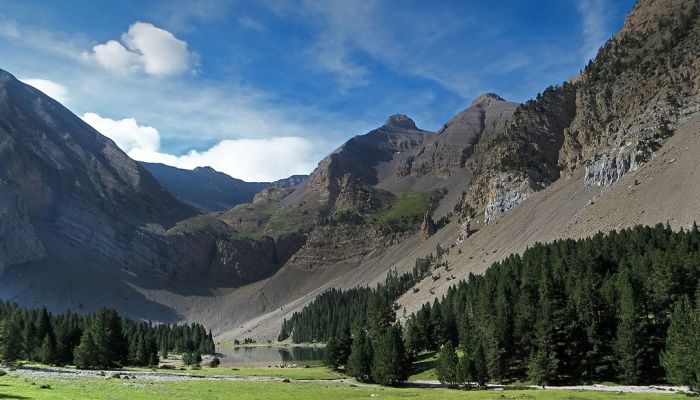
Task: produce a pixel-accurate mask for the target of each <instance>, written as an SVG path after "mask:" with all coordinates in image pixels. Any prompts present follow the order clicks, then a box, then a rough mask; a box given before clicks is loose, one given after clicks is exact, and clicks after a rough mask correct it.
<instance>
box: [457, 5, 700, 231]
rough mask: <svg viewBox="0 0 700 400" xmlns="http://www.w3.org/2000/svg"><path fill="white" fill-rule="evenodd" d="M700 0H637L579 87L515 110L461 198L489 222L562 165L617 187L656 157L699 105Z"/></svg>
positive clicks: (591, 181)
mask: <svg viewBox="0 0 700 400" xmlns="http://www.w3.org/2000/svg"><path fill="white" fill-rule="evenodd" d="M697 3H698V2H697V1H691V2H684V1H674V0H668V1H665V0H644V1H640V2H639V3H638V4H637V5H636V6H635V8H634V10H633V11H632V12H631V13H630V15H629V16H628V18H627V19H626V22H625V26H624V28H623V29H622V31H621V32H620V33H619V34H617V35H616V36H615V37H613V38H612V39H611V40H610V41H609V42H608V43H607V44H606V45H605V46H604V48H603V49H602V50H601V51H600V53H599V54H598V55H597V56H596V58H595V59H594V60H593V61H591V63H590V64H589V65H588V66H586V68H585V69H584V71H583V73H582V74H581V76H580V77H579V78H578V79H577V80H576V81H575V83H564V84H563V85H562V86H557V87H552V88H549V89H547V90H545V92H544V93H542V94H541V95H538V97H537V99H534V100H531V101H529V102H527V103H526V104H523V105H522V106H520V107H518V109H517V110H516V111H515V114H514V116H513V118H512V120H511V121H510V122H509V123H507V124H506V126H505V129H504V134H503V135H502V136H501V137H500V138H498V139H497V140H496V141H495V142H494V144H493V146H491V148H489V149H488V151H487V152H486V154H485V156H484V157H483V159H482V160H477V161H478V162H477V165H476V167H475V169H474V175H475V177H474V179H473V181H472V183H471V184H470V185H469V186H468V188H467V190H466V191H465V192H464V194H463V196H462V200H461V201H460V203H459V208H460V209H461V215H462V217H463V218H465V219H469V218H471V217H476V216H477V215H481V213H482V212H483V218H484V221H485V222H486V223H488V222H490V221H492V220H493V219H494V218H496V217H498V216H499V215H501V214H503V213H505V212H507V211H508V210H510V209H511V208H512V207H514V206H515V205H517V204H519V203H520V202H522V201H523V200H524V199H526V198H527V197H528V196H529V195H530V194H531V193H533V192H535V191H538V190H541V189H542V188H544V187H546V186H548V185H550V184H551V183H552V182H554V181H555V180H556V179H558V178H559V176H560V171H561V170H565V171H573V170H575V169H577V168H585V170H586V171H585V174H584V182H585V183H586V184H587V185H611V184H612V183H614V182H615V181H617V180H618V179H619V178H620V177H622V176H623V175H624V174H625V173H627V172H628V171H631V170H636V169H637V168H639V166H640V165H641V164H643V163H645V162H646V161H648V160H649V159H650V158H651V157H653V155H654V153H655V151H656V150H658V149H659V148H661V146H662V145H663V143H664V141H665V140H666V139H667V138H668V137H670V136H671V135H672V134H673V131H674V130H675V127H676V126H677V125H678V124H679V123H682V122H685V121H687V120H689V119H690V118H691V117H692V116H693V115H695V114H696V113H697V112H698V111H700V108H699V106H698V88H699V87H700V84H699V82H700V81H699V80H700V77H699V76H700V75H699V74H698V71H699V70H700V63H699V62H698V59H700V54H699V52H700V36H698V35H699V33H700V26H699V20H698V4H697Z"/></svg>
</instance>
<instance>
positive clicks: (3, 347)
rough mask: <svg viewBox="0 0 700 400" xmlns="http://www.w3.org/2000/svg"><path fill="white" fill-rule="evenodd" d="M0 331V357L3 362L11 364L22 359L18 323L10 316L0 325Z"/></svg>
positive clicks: (14, 317) (15, 318)
mask: <svg viewBox="0 0 700 400" xmlns="http://www.w3.org/2000/svg"><path fill="white" fill-rule="evenodd" d="M1 327H2V331H0V357H1V358H2V361H3V362H6V363H13V362H15V361H17V360H19V359H20V357H22V342H21V331H20V328H19V321H18V319H17V317H16V316H14V315H12V316H10V318H8V319H6V320H5V321H3V323H2V326H1Z"/></svg>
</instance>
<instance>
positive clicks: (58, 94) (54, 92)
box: [20, 78, 68, 103]
mask: <svg viewBox="0 0 700 400" xmlns="http://www.w3.org/2000/svg"><path fill="white" fill-rule="evenodd" d="M20 80H21V81H22V82H24V83H26V84H27V85H29V86H33V87H35V88H37V89H39V90H41V91H42V92H44V94H46V95H47V96H49V97H51V98H53V99H54V100H56V101H58V102H59V103H65V102H66V101H68V89H66V87H65V86H63V85H61V84H60V83H57V82H54V81H50V80H48V79H39V78H34V79H20Z"/></svg>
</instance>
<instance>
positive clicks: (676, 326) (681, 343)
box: [661, 291, 700, 392]
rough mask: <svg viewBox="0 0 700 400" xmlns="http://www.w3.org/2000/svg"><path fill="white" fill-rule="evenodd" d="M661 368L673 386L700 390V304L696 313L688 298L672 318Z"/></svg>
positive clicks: (678, 306)
mask: <svg viewBox="0 0 700 400" xmlns="http://www.w3.org/2000/svg"><path fill="white" fill-rule="evenodd" d="M698 293H700V291H699V292H698ZM699 300H700V299H699ZM661 364H662V365H663V366H664V369H666V372H667V377H668V380H669V381H670V382H672V383H675V384H677V385H688V386H689V387H690V389H691V390H693V391H696V392H697V391H699V390H700V304H697V303H696V305H695V309H693V307H692V305H691V304H690V302H689V301H688V298H687V297H683V298H681V300H680V301H679V302H678V304H677V305H676V309H675V311H674V312H673V315H671V326H670V327H669V328H668V335H667V336H666V350H665V351H664V352H663V354H662V356H661Z"/></svg>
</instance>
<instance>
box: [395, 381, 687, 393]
mask: <svg viewBox="0 0 700 400" xmlns="http://www.w3.org/2000/svg"><path fill="white" fill-rule="evenodd" d="M406 385H407V386H412V387H424V388H438V387H443V384H441V383H440V382H439V381H411V382H406ZM487 387H488V388H489V389H491V390H503V389H504V387H505V386H504V385H491V384H489V385H487ZM528 387H529V388H530V389H537V390H585V391H598V392H615V393H659V394H663V393H666V394H673V393H679V392H681V393H686V392H688V387H687V386H669V385H649V386H629V385H620V386H608V385H575V386H545V387H544V388H543V387H542V386H535V385H532V386H528Z"/></svg>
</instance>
